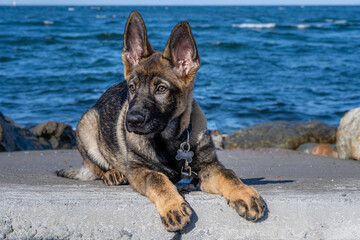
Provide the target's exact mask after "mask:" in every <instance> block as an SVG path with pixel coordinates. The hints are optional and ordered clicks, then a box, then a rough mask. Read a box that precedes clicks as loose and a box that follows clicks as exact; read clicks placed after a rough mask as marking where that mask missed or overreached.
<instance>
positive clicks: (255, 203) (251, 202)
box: [228, 185, 265, 222]
mask: <svg viewBox="0 0 360 240" xmlns="http://www.w3.org/2000/svg"><path fill="white" fill-rule="evenodd" d="M228 202H229V205H230V206H232V207H233V208H235V210H236V212H237V213H238V214H239V215H240V216H241V217H243V218H245V219H246V220H249V221H254V222H255V221H256V220H258V219H260V218H262V217H263V216H264V212H265V204H264V201H263V199H262V198H261V197H260V195H259V194H258V193H257V191H256V190H255V189H254V188H253V187H250V186H247V185H240V186H239V187H238V188H235V189H234V190H233V191H232V192H231V194H230V199H228Z"/></svg>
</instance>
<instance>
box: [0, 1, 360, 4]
mask: <svg viewBox="0 0 360 240" xmlns="http://www.w3.org/2000/svg"><path fill="white" fill-rule="evenodd" d="M12 3H13V0H0V5H12ZM16 3H17V5H33V4H34V5H359V4H360V0H285V1H284V0H220V1H219V0H182V1H178V0H177V1H175V0H152V1H146V0H131V1H129V0H127V1H124V0H16Z"/></svg>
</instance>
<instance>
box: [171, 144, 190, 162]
mask: <svg viewBox="0 0 360 240" xmlns="http://www.w3.org/2000/svg"><path fill="white" fill-rule="evenodd" d="M182 145H183V144H181V146H180V149H178V151H177V154H176V156H175V159H176V160H178V161H180V160H182V159H184V160H185V161H186V162H187V163H191V162H192V157H193V156H194V152H193V151H189V150H185V149H184V147H183V146H182Z"/></svg>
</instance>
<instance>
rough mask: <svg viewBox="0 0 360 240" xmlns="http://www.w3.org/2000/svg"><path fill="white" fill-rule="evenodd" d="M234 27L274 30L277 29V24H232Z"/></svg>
mask: <svg viewBox="0 0 360 240" xmlns="http://www.w3.org/2000/svg"><path fill="white" fill-rule="evenodd" d="M231 26H232V27H236V28H256V29H259V28H274V27H276V24H275V23H241V24H232V25H231Z"/></svg>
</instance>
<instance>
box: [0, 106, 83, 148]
mask: <svg viewBox="0 0 360 240" xmlns="http://www.w3.org/2000/svg"><path fill="white" fill-rule="evenodd" d="M75 146H76V138H75V133H74V131H73V130H72V128H71V126H69V125H66V124H65V123H60V122H54V121H49V122H44V123H41V124H39V125H37V126H35V127H33V128H31V129H30V130H29V129H26V128H24V127H21V126H18V125H16V124H15V123H14V122H13V121H11V119H9V118H7V117H5V116H4V115H3V114H2V113H1V112H0V152H13V151H23V150H43V149H71V148H74V147H75Z"/></svg>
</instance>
